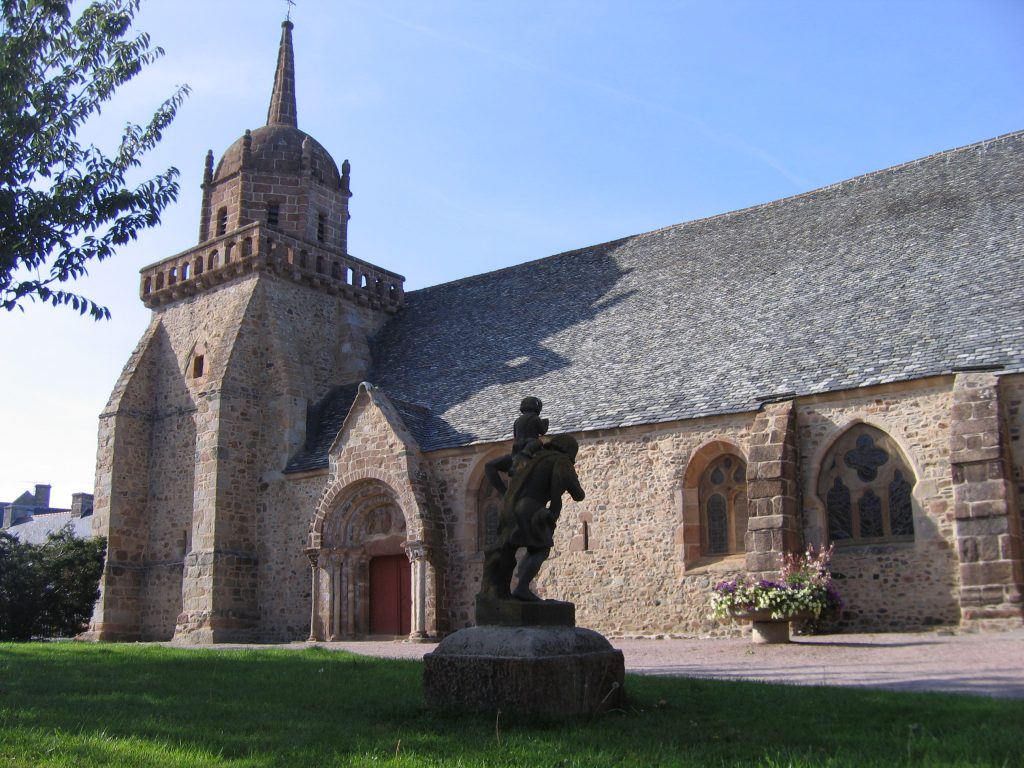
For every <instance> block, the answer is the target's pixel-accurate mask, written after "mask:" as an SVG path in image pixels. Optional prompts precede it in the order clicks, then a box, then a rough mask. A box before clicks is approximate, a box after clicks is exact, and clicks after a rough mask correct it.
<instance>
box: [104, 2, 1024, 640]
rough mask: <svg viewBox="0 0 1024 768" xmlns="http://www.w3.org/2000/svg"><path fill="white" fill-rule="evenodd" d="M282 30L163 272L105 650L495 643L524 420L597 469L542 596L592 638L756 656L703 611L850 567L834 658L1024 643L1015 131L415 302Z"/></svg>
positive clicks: (135, 406) (134, 418) (1021, 227)
mask: <svg viewBox="0 0 1024 768" xmlns="http://www.w3.org/2000/svg"><path fill="white" fill-rule="evenodd" d="M291 32H292V25H291V23H290V22H285V23H284V25H283V29H282V36H281V43H280V50H279V53H278V61H277V68H276V74H275V77H274V84H273V89H272V96H271V100H270V109H269V112H268V115H267V122H266V125H264V126H262V127H259V128H256V129H254V130H251V131H249V130H247V131H245V133H244V134H243V135H242V136H241V138H239V139H238V140H237V141H236V142H235V143H234V144H232V145H231V146H230V147H228V148H227V150H226V151H225V152H224V154H223V155H222V156H221V157H220V159H219V161H218V162H216V164H215V163H214V159H215V158H214V156H213V153H212V152H211V153H209V154H208V155H207V157H206V167H205V175H204V179H203V185H202V190H203V197H202V210H201V212H200V222H199V242H198V244H197V245H196V246H195V247H193V248H191V249H189V250H187V251H185V252H184V253H180V254H178V255H176V256H172V257H170V258H167V259H164V260H163V261H160V262H158V263H156V264H153V265H151V266H149V267H146V268H144V269H143V270H142V274H141V285H140V298H141V300H142V301H143V302H144V303H145V305H146V306H147V307H149V308H151V309H152V318H151V321H150V323H149V326H148V328H147V329H146V331H145V333H144V334H143V337H142V339H141V341H140V342H139V344H138V347H137V348H136V350H135V351H134V353H133V354H132V356H131V358H130V359H129V361H128V363H127V365H126V366H125V368H124V371H123V372H122V373H121V376H120V378H119V379H118V381H117V384H116V385H115V387H114V391H113V394H112V395H111V398H110V401H109V403H108V404H107V406H106V408H105V409H104V411H103V413H102V414H101V416H100V429H99V448H98V458H97V470H96V489H95V513H94V521H95V522H94V531H95V532H96V533H99V534H102V535H104V536H106V537H108V539H109V553H108V559H107V563H106V567H105V571H104V574H103V579H102V583H101V596H100V598H99V601H98V603H97V605H96V609H95V613H94V616H93V619H92V623H91V626H90V629H89V632H88V636H89V637H91V638H93V639H97V640H136V639H145V640H169V639H172V638H173V639H175V640H177V641H181V642H187V643H210V642H218V641H250V640H251V641H256V640H259V641H286V640H295V639H306V638H315V639H319V640H330V639H342V638H359V637H365V636H368V635H407V636H409V637H412V638H424V637H435V636H440V635H444V634H446V633H448V632H451V631H454V630H456V629H459V628H461V627H464V626H467V625H469V624H471V623H472V621H473V598H474V596H475V594H476V591H477V589H478V586H479V579H480V574H481V570H482V566H483V551H484V549H485V547H487V545H488V541H489V540H491V539H492V537H493V536H494V535H495V528H496V519H497V510H498V499H497V497H496V495H495V492H494V491H493V490H492V489H491V488H490V486H489V484H488V483H487V482H486V480H485V477H484V465H485V463H486V462H487V461H489V460H491V459H493V458H495V457H498V456H501V455H503V454H505V453H507V452H508V450H509V446H510V438H511V432H512V423H513V421H514V419H515V418H516V416H517V415H518V406H519V402H520V400H521V399H522V398H523V397H525V396H527V395H532V396H537V397H539V398H541V399H542V400H543V402H544V414H543V415H544V416H547V417H550V419H551V434H555V433H561V432H565V433H571V434H572V435H573V436H575V437H576V438H577V439H578V441H579V443H580V453H579V458H578V460H577V470H578V473H579V477H580V480H581V483H582V485H583V487H584V488H585V489H586V492H587V498H586V500H585V501H583V502H582V503H578V504H577V503H568V504H567V505H566V507H565V510H564V512H563V514H562V517H561V519H560V521H559V525H558V530H557V532H556V538H555V550H554V551H553V553H552V557H551V559H550V560H549V561H548V563H547V565H546V567H545V568H544V569H543V570H542V572H541V576H540V578H539V581H538V584H537V585H536V590H537V591H538V592H539V593H540V594H542V595H546V596H549V597H558V598H561V599H566V600H571V601H573V602H575V604H576V610H577V617H578V621H579V623H580V625H582V626H588V627H592V628H594V629H597V630H599V631H601V632H604V633H606V634H610V635H613V636H614V635H644V636H657V635H675V634H678V635H686V634H701V635H709V634H726V633H731V632H736V631H738V627H737V625H733V624H731V623H730V622H728V621H725V622H722V621H716V620H713V619H711V618H709V610H708V601H709V596H710V589H711V587H712V585H713V584H715V583H716V582H717V581H719V580H721V579H723V578H729V577H732V576H733V575H736V574H738V573H741V572H748V573H754V574H766V573H770V572H772V571H773V570H775V569H777V567H778V565H779V555H780V553H785V552H793V551H800V550H802V549H803V548H804V547H805V546H806V545H809V544H814V545H821V544H828V543H834V545H835V550H834V556H833V570H834V571H835V574H836V584H837V587H838V588H839V590H840V592H841V594H842V596H843V599H844V602H845V604H846V607H845V611H844V613H843V616H842V618H841V619H840V620H839V625H838V626H839V628H840V629H843V628H848V629H859V630H896V629H900V630H907V629H917V628H926V627H933V626H947V627H960V628H965V629H973V628H989V627H992V628H998V627H1014V626H1021V624H1022V603H1021V594H1022V584H1024V572H1022V551H1021V537H1020V532H1021V507H1020V502H1019V499H1020V497H1021V495H1022V494H1024V437H1022V435H1024V429H1022V427H1024V412H1022V410H1024V409H1022V401H1024V132H1020V133H1013V134H1009V135H1005V136H1001V137H998V138H994V139H991V140H989V141H984V142H981V143H978V144H974V145H971V146H967V147H962V148H959V149H953V150H950V151H947V152H941V153H939V154H936V155H932V156H930V157H926V158H923V159H920V160H916V161H913V162H909V163H906V164H905V165H900V166H897V167H894V168H888V169H885V170H882V171H878V172H875V173H870V174H867V175H865V176H860V177H857V178H854V179H850V180H849V181H844V182H841V183H838V184H834V185H832V186H829V187H825V188H822V189H817V190H814V191H812V192H808V193H806V194H801V195H797V196H795V197H791V198H787V199H784V200H778V201H775V202H772V203H768V204H765V205H758V206H755V207H753V208H748V209H745V210H740V211H736V212H733V213H726V214H722V215H719V216H713V217H711V218H706V219H701V220H698V221H692V222H688V223H685V224H678V225H675V226H670V227H666V228H665V229H661V230H658V231H655V232H648V233H645V234H640V235H636V236H633V237H627V238H624V239H622V240H617V241H614V242H609V243H603V244H600V245H594V246H590V247H586V248H581V249H580V250H576V251H571V252H568V253H562V254H558V255H555V256H550V257H548V258H544V259H540V260H537V261H532V262H529V263H525V264H521V265H519V266H515V267H511V268H508V269H502V270H499V271H496V272H490V273H487V274H482V275H477V276H474V277H469V278H466V279H463V280H458V281H455V282H452V283H447V284H444V285H438V286H434V287H431V288H425V289H422V290H416V291H410V292H409V293H406V292H405V291H404V288H403V278H402V277H401V276H400V275H398V274H395V273H394V272H391V271H389V270H388V269H387V268H385V267H382V266H377V265H374V264H371V263H369V262H366V261H363V260H361V259H359V258H357V257H355V256H353V255H351V254H349V252H348V246H347V239H346V230H347V225H348V220H349V198H350V197H351V192H350V176H351V174H350V167H349V164H348V162H347V161H346V162H344V163H342V164H341V166H340V169H339V166H338V164H337V163H336V162H335V161H334V159H333V158H332V157H331V155H330V154H329V153H328V151H327V150H326V149H325V148H324V147H323V146H322V145H321V144H320V143H319V142H317V141H316V139H314V138H313V137H312V136H309V135H308V134H306V133H304V132H303V131H302V130H300V129H299V128H298V123H297V119H296V103H295V72H294V63H293V54H292V39H291Z"/></svg>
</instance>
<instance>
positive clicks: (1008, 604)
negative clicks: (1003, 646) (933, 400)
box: [949, 372, 1024, 627]
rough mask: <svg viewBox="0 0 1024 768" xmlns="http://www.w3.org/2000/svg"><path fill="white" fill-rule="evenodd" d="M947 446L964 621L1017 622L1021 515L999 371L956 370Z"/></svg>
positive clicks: (1021, 611)
mask: <svg viewBox="0 0 1024 768" xmlns="http://www.w3.org/2000/svg"><path fill="white" fill-rule="evenodd" d="M949 453H950V455H949V460H950V465H951V469H952V475H953V502H954V504H953V512H954V516H955V518H956V538H957V553H958V554H959V556H960V615H961V623H962V624H963V625H964V626H976V627H988V626H996V627H1004V626H1005V627H1019V626H1020V625H1021V620H1022V618H1024V608H1022V602H1021V592H1022V589H1021V585H1022V584H1024V575H1022V574H1024V572H1022V562H1021V531H1020V516H1019V512H1018V511H1017V507H1016V503H1015V501H1016V499H1015V497H1014V487H1013V482H1012V477H1011V469H1010V462H1009V460H1008V446H1007V432H1006V428H1005V425H1004V422H1003V418H1002V414H1001V412H1000V402H999V379H998V377H997V376H996V375H995V374H994V373H991V372H964V373H959V374H957V377H956V381H955V382H954V384H953V413H952V415H951V419H950V438H949Z"/></svg>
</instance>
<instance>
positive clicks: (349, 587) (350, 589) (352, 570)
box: [345, 553, 359, 640]
mask: <svg viewBox="0 0 1024 768" xmlns="http://www.w3.org/2000/svg"><path fill="white" fill-rule="evenodd" d="M358 569H359V558H358V556H357V555H355V554H353V553H347V554H346V555H345V573H346V575H347V578H346V579H345V601H346V607H347V618H346V621H345V635H346V636H347V637H348V639H349V640H352V639H354V638H355V636H356V588H357V586H358V585H359V574H358Z"/></svg>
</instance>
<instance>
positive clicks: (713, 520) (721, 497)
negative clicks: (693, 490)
mask: <svg viewBox="0 0 1024 768" xmlns="http://www.w3.org/2000/svg"><path fill="white" fill-rule="evenodd" d="M699 496H700V512H701V530H702V531H703V536H702V542H701V544H702V549H703V553H704V555H706V556H712V555H731V554H738V553H742V552H743V551H744V546H743V539H744V536H745V535H746V533H747V465H746V462H744V461H743V459H741V458H740V457H738V456H733V455H731V454H727V455H725V456H720V457H719V458H717V459H715V461H713V462H712V463H711V464H710V465H708V468H707V469H705V470H704V474H703V475H702V476H701V479H700V488H699Z"/></svg>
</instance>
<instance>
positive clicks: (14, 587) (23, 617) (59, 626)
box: [0, 526, 107, 640]
mask: <svg viewBox="0 0 1024 768" xmlns="http://www.w3.org/2000/svg"><path fill="white" fill-rule="evenodd" d="M106 551H107V543H106V540H105V539H102V538H96V539H76V538H75V537H74V535H73V533H72V531H71V528H70V526H68V527H65V528H64V529H62V530H60V531H58V532H57V533H53V534H50V536H49V537H48V538H47V540H46V542H45V543H43V544H29V543H26V542H22V541H19V540H18V539H17V538H15V537H14V536H12V535H10V534H9V533H5V532H0V640H30V639H32V638H33V637H72V636H74V635H76V634H78V633H79V632H81V631H82V630H83V629H84V628H85V625H86V624H87V623H88V621H89V617H90V616H91V615H92V609H93V604H94V603H95V602H96V598H97V597H98V596H99V581H100V575H101V574H102V572H103V561H104V557H105V556H106Z"/></svg>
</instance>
